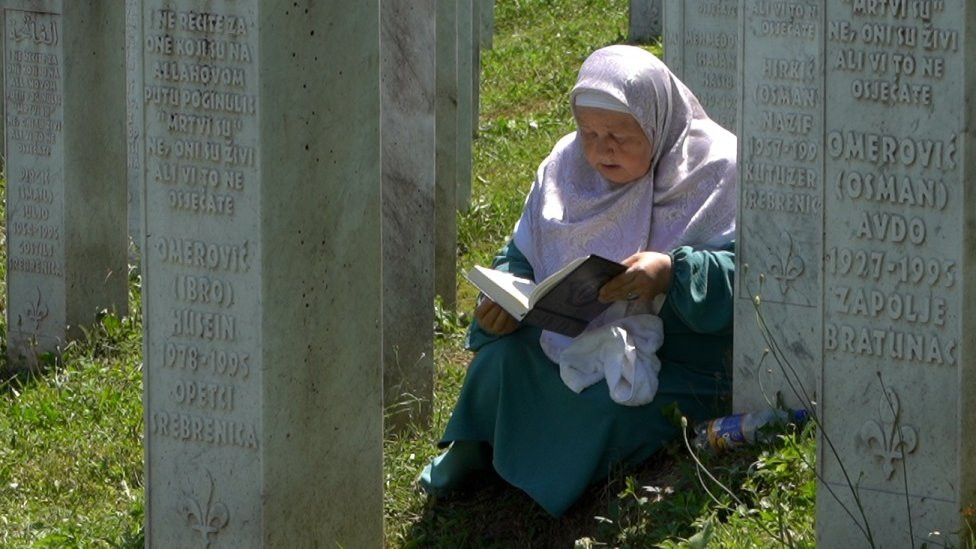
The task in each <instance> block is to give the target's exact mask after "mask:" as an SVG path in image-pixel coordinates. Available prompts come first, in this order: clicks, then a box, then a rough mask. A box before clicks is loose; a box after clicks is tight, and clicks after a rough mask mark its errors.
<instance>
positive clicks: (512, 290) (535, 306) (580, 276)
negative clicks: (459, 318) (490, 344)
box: [467, 255, 627, 337]
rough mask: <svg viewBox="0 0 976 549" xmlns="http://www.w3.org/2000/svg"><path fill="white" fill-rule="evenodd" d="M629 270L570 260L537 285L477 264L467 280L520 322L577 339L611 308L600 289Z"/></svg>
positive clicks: (605, 262)
mask: <svg viewBox="0 0 976 549" xmlns="http://www.w3.org/2000/svg"><path fill="white" fill-rule="evenodd" d="M625 270H627V268H626V267H624V266H623V265H621V264H620V263H617V262H616V261H611V260H609V259H606V258H603V257H600V256H598V255H590V256H588V257H580V258H577V259H574V260H573V261H570V262H569V263H568V264H567V265H566V266H565V267H563V268H562V269H560V270H559V271H557V272H555V273H553V274H552V275H550V276H549V277H547V278H546V279H545V280H543V281H541V282H539V283H538V284H537V283H535V282H533V281H531V280H529V279H527V278H520V277H517V276H515V275H512V274H510V273H506V272H502V271H496V270H495V269H488V268H486V267H482V266H480V265H476V266H475V267H474V268H473V269H471V270H470V271H468V275H467V276H468V280H470V281H471V283H472V284H474V285H475V286H477V287H478V289H479V290H481V292H482V293H483V294H485V295H486V296H488V297H489V298H491V300H492V301H494V302H495V303H497V304H498V305H500V306H501V307H502V308H503V309H505V310H506V311H508V313H509V314H510V315H512V316H513V317H515V319H516V320H519V321H520V322H526V323H528V324H532V325H533V326H539V327H541V328H544V329H546V330H550V331H553V332H558V333H560V334H565V335H568V336H574V337H575V336H577V335H579V334H580V332H582V331H583V330H584V329H585V328H586V325H587V324H589V323H590V321H591V320H593V319H594V318H595V317H596V316H597V315H599V314H600V313H602V312H603V311H604V310H606V308H607V307H609V306H610V304H609V303H600V300H599V299H597V296H598V295H599V293H600V288H601V287H602V286H603V285H604V284H606V283H607V282H608V281H609V280H610V279H611V278H613V277H615V276H617V275H618V274H620V273H622V272H624V271H625Z"/></svg>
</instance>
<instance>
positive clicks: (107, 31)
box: [2, 0, 128, 367]
mask: <svg viewBox="0 0 976 549" xmlns="http://www.w3.org/2000/svg"><path fill="white" fill-rule="evenodd" d="M3 7H4V9H5V13H4V15H5V17H4V25H5V26H4V29H3V48H2V49H3V54H4V62H3V71H4V112H5V125H4V131H5V136H4V137H5V139H4V141H5V148H6V151H5V160H6V162H5V166H4V169H5V173H6V176H7V177H6V179H7V186H6V200H7V205H6V214H7V219H6V223H5V226H6V229H7V230H6V238H7V253H8V258H7V281H6V282H7V300H6V301H7V304H8V307H7V336H8V338H9V340H8V347H7V352H8V356H9V359H10V363H11V365H12V366H14V367H31V366H33V365H35V364H36V362H37V357H38V355H39V354H41V353H58V352H59V350H60V349H62V348H63V347H64V345H65V344H66V343H67V341H68V340H69V339H73V338H76V337H80V336H81V335H82V328H85V327H89V326H90V325H91V324H92V323H93V322H94V321H95V320H96V315H97V314H98V312H99V311H102V310H114V311H116V312H117V313H118V314H120V315H124V314H126V312H127V309H128V297H127V296H128V272H127V269H126V245H127V244H126V236H125V234H126V229H125V227H126V219H125V161H126V160H125V159H126V156H125V134H124V129H125V109H124V107H123V105H124V104H125V95H124V91H125V84H124V72H123V71H124V59H123V53H124V49H123V48H121V47H119V40H117V39H115V40H113V39H112V37H119V36H123V35H124V32H125V29H124V23H125V20H124V13H123V12H122V11H117V12H116V11H112V12H111V13H110V12H109V10H98V9H93V8H92V7H91V6H89V5H88V4H82V3H78V2H61V1H60V0H47V1H43V2H42V1H27V0H21V1H17V0H10V1H7V2H5V3H4V4H3ZM93 97H95V98H97V100H98V105H99V108H97V109H96V108H92V99H91V98H93Z"/></svg>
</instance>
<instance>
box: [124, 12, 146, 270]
mask: <svg viewBox="0 0 976 549" xmlns="http://www.w3.org/2000/svg"><path fill="white" fill-rule="evenodd" d="M141 1H142V0H125V99H126V116H125V127H126V136H127V142H128V147H127V149H126V155H127V158H128V162H127V168H128V171H127V174H128V177H127V181H128V193H127V195H126V196H127V200H126V202H127V204H128V211H129V215H128V219H129V262H130V263H132V264H133V265H137V264H138V263H139V251H138V248H139V244H140V243H141V242H142V204H141V202H140V199H141V197H142V184H143V181H142V174H143V172H144V171H145V170H144V169H143V162H144V159H143V158H142V153H143V146H142V141H141V136H142V133H141V132H142V116H143V114H142V88H143V86H142V76H143V75H142V65H141V64H140V63H139V55H140V51H142V50H141V49H140V48H141V44H140V43H139V40H140V39H141V38H142V17H141V15H142V12H141V11H140V5H141V4H140V2H141Z"/></svg>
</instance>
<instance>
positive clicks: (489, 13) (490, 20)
mask: <svg viewBox="0 0 976 549" xmlns="http://www.w3.org/2000/svg"><path fill="white" fill-rule="evenodd" d="M480 2H481V17H480V19H479V22H480V24H481V31H480V32H479V35H480V37H481V48H482V49H485V50H490V49H491V48H492V46H493V45H494V38H495V0H480Z"/></svg>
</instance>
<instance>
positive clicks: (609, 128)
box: [576, 107, 654, 184]
mask: <svg viewBox="0 0 976 549" xmlns="http://www.w3.org/2000/svg"><path fill="white" fill-rule="evenodd" d="M576 121H577V123H578V124H579V134H580V137H581V138H582V139H583V153H584V154H585V155H586V161H587V162H589V164H590V166H593V168H594V169H595V170H596V171H598V172H600V175H602V176H603V177H604V178H606V179H607V181H610V182H611V183H617V184H624V183H630V182H631V181H634V180H635V179H638V178H640V177H643V176H644V174H646V173H647V171H648V170H650V169H651V160H652V157H653V154H654V151H653V148H652V147H651V142H650V140H648V139H647V136H646V135H644V130H642V129H641V127H640V124H638V122H637V120H636V119H635V118H634V117H633V116H631V115H629V114H627V113H624V112H617V111H610V110H606V109H599V108H595V107H576Z"/></svg>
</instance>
